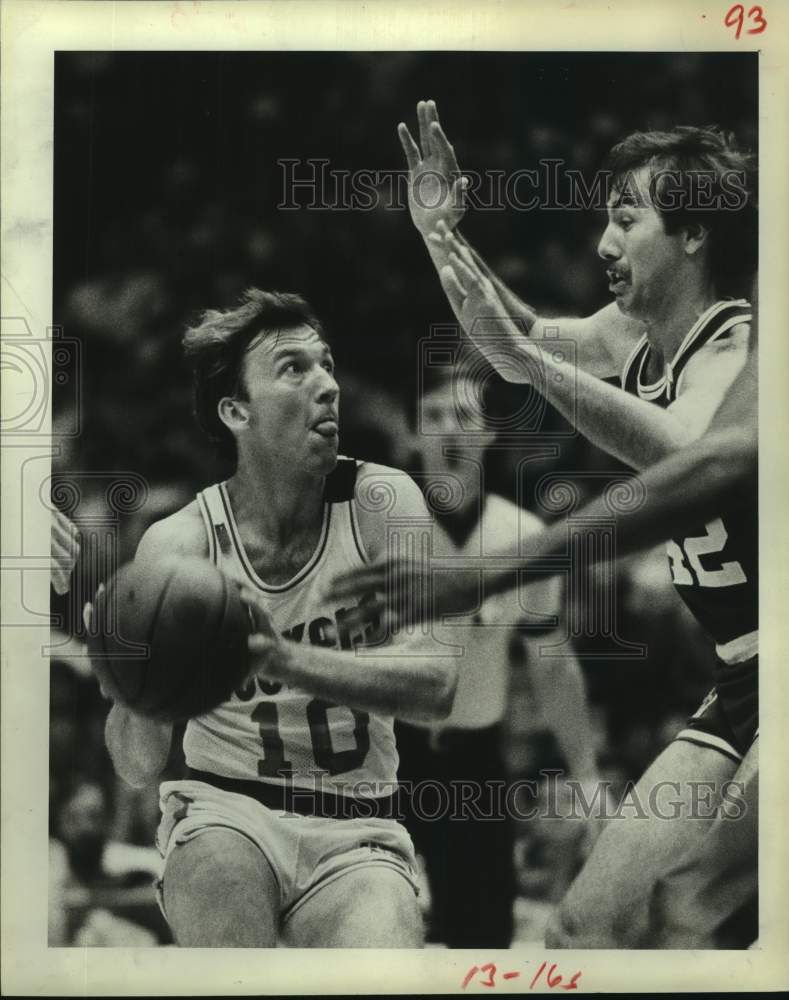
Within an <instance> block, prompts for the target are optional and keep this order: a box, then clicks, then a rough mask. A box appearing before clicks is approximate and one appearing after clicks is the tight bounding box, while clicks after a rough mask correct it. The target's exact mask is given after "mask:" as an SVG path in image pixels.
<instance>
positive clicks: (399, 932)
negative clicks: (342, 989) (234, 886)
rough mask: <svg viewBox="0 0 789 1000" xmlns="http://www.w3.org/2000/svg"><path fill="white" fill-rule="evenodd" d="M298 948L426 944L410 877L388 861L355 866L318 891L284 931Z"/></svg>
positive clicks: (306, 901)
mask: <svg viewBox="0 0 789 1000" xmlns="http://www.w3.org/2000/svg"><path fill="white" fill-rule="evenodd" d="M282 936H283V940H284V941H285V942H286V943H287V944H289V945H290V946H291V947H293V948H421V947H422V944H423V927H422V914H421V912H420V910H419V906H418V904H417V899H416V893H415V892H414V888H413V886H412V885H411V884H410V882H409V881H408V880H407V879H406V878H405V877H404V876H403V875H401V874H400V873H399V872H398V871H396V869H394V868H391V867H389V866H386V865H367V866H364V867H360V868H352V869H350V870H349V871H347V872H345V873H344V874H343V875H340V876H339V877H337V878H334V879H332V881H331V882H328V883H327V884H326V885H324V886H322V887H321V888H319V889H318V890H317V891H316V892H314V893H313V894H312V895H311V896H310V898H309V899H307V900H305V901H304V902H303V903H302V904H301V905H300V906H299V907H298V909H296V910H295V911H294V913H293V914H292V916H291V917H290V919H289V920H288V921H287V923H286V924H285V926H284V928H283V932H282Z"/></svg>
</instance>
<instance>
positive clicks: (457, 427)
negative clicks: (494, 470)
mask: <svg viewBox="0 0 789 1000" xmlns="http://www.w3.org/2000/svg"><path fill="white" fill-rule="evenodd" d="M494 436H495V435H493V434H492V433H491V432H489V431H486V430H485V428H484V424H483V413H482V409H481V404H480V397H479V387H478V386H477V385H476V384H475V383H474V382H473V380H471V379H465V378H464V379H457V380H455V381H454V382H453V383H452V384H449V383H448V384H444V385H441V386H437V387H436V388H435V389H431V390H430V391H429V392H426V393H425V394H424V395H423V396H422V398H421V400H420V426H419V428H418V429H417V433H416V436H415V442H416V449H417V451H418V452H419V454H420V456H421V458H422V466H423V471H424V473H425V475H426V476H427V477H428V480H433V481H434V482H435V485H436V486H437V487H439V488H441V484H442V483H443V484H445V486H444V487H443V488H445V489H446V490H447V491H448V494H450V495H451V496H452V497H453V498H454V497H456V496H457V499H458V500H459V502H460V506H461V507H463V506H465V505H466V504H467V503H470V502H472V501H474V500H476V498H477V497H478V496H479V493H480V489H481V487H482V457H483V454H484V451H485V448H486V447H487V446H488V445H489V444H491V442H492V441H493V438H494Z"/></svg>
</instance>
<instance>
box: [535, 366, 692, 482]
mask: <svg viewBox="0 0 789 1000" xmlns="http://www.w3.org/2000/svg"><path fill="white" fill-rule="evenodd" d="M540 353H541V358H540V361H541V364H542V365H543V366H544V367H543V384H542V386H541V387H540V388H542V389H543V391H544V393H545V397H546V399H548V401H549V402H550V403H551V404H552V405H553V406H555V407H556V409H557V410H558V411H559V412H560V413H561V414H562V416H563V417H565V418H566V419H567V420H568V421H569V422H570V423H571V424H573V425H574V426H575V427H576V428H577V430H578V431H579V433H581V434H583V435H584V437H586V438H588V439H589V440H590V441H591V442H592V444H594V445H596V446H597V447H598V448H601V449H602V450H603V451H606V452H608V454H609V455H613V457H614V458H617V459H619V460H620V461H621V462H624V463H625V464H626V465H629V466H631V468H634V469H646V468H648V467H649V466H650V465H654V464H655V463H656V462H659V461H661V459H664V458H665V457H666V456H667V455H670V454H672V453H673V452H675V451H677V450H678V449H679V448H682V447H684V446H685V445H688V444H690V442H691V441H692V437H691V435H690V434H689V432H688V431H687V429H686V428H685V426H684V425H683V424H682V423H681V422H680V421H679V420H678V419H677V418H676V417H675V416H674V415H673V414H671V413H669V412H667V411H666V410H662V409H660V408H659V407H657V406H655V405H654V404H652V403H647V402H646V401H644V400H642V399H637V398H636V397H635V396H631V395H630V394H629V393H626V392H623V391H622V390H621V389H619V388H617V387H616V386H613V385H610V384H609V383H608V382H604V381H603V380H602V379H599V378H597V377H595V376H594V375H590V374H589V373H588V372H585V371H582V370H581V369H580V368H573V369H570V368H569V367H568V365H567V364H565V363H563V362H561V361H557V360H556V359H555V357H554V355H553V354H552V353H551V352H550V351H548V350H543V351H541V352H540ZM532 370H533V368H532Z"/></svg>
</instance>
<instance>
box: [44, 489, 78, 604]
mask: <svg viewBox="0 0 789 1000" xmlns="http://www.w3.org/2000/svg"><path fill="white" fill-rule="evenodd" d="M50 551H51V580H52V586H53V587H54V589H55V592H56V593H58V594H65V593H67V592H68V589H69V586H70V583H71V572H72V570H73V569H74V564H75V563H76V561H77V558H78V557H79V531H78V529H77V527H76V526H75V525H74V524H72V522H71V521H70V520H69V519H68V518H67V517H66V515H65V514H62V513H61V512H60V511H59V510H57V509H55V510H53V511H52V530H51V538H50Z"/></svg>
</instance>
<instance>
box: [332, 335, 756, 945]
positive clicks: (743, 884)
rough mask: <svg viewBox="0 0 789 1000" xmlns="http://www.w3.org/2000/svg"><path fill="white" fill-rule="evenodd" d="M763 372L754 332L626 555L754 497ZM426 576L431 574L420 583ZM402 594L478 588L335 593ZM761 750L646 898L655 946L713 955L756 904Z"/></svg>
mask: <svg viewBox="0 0 789 1000" xmlns="http://www.w3.org/2000/svg"><path fill="white" fill-rule="evenodd" d="M757 369H758V356H757V351H756V328H755V327H754V330H753V332H752V336H751V344H750V351H749V354H748V358H747V360H746V363H745V366H744V367H743V369H742V371H741V372H740V373H739V375H738V376H737V378H736V379H735V380H734V382H733V383H732V386H731V388H730V389H729V391H728V393H727V394H726V397H725V399H724V400H723V402H722V403H721V406H720V407H719V409H718V410H717V411H716V413H715V417H714V420H713V422H712V424H711V427H710V430H708V431H707V432H706V433H705V434H704V435H703V436H702V437H701V438H699V440H698V441H695V442H694V443H693V444H691V445H688V446H687V447H685V448H682V449H680V450H679V451H677V452H674V453H673V454H672V455H670V456H669V457H668V458H665V459H663V461H661V462H659V463H658V464H657V465H654V466H652V467H651V468H650V469H647V470H646V471H645V472H644V473H643V474H642V475H641V476H640V482H641V486H642V489H643V494H644V497H645V499H644V503H643V504H642V505H641V506H640V507H639V508H637V509H636V510H634V511H632V512H631V513H629V514H628V515H627V516H626V517H624V518H622V519H620V521H619V524H618V526H617V538H616V543H617V553H618V554H619V555H620V556H622V555H628V554H630V553H633V552H639V551H642V550H644V549H647V548H650V547H652V546H653V545H655V544H657V543H658V542H661V541H663V540H664V539H666V538H669V537H671V536H672V535H677V534H680V535H681V536H682V537H684V536H685V534H686V533H687V532H688V531H689V530H692V528H693V525H694V523H697V522H701V523H706V522H707V521H708V520H709V519H710V518H713V517H715V516H717V513H718V512H719V510H720V509H721V499H722V498H726V497H730V496H732V495H735V494H744V495H749V494H753V491H754V482H755V479H756V477H757V474H758V461H757V457H758V427H757V410H758V401H757ZM608 513H609V510H608V507H607V506H606V503H605V501H604V500H603V499H602V498H598V499H595V500H592V501H590V502H589V503H588V504H587V505H586V506H585V507H583V508H582V509H580V510H579V511H578V512H577V517H578V518H579V520H581V519H590V520H599V519H600V518H601V517H605V516H607V515H608ZM566 547H567V529H566V526H565V523H564V522H563V521H557V522H555V523H554V524H553V525H551V526H550V527H548V528H546V529H545V530H544V531H542V532H540V533H539V534H538V535H536V536H533V537H532V538H530V539H529V546H528V553H529V554H528V555H526V556H525V558H524V557H523V556H522V557H520V558H519V559H518V560H517V561H513V563H512V567H511V568H509V569H506V570H505V569H502V570H499V571H493V570H491V571H489V572H487V573H486V577H485V592H486V595H488V596H490V595H491V594H494V593H497V592H499V591H500V590H505V589H507V588H509V587H510V586H511V585H512V584H511V581H512V569H513V568H515V566H521V567H522V568H524V569H526V568H528V569H529V572H530V574H531V575H532V577H533V578H539V576H540V574H541V573H542V572H544V573H545V574H546V575H550V574H551V573H553V572H555V568H553V569H549V568H548V567H547V566H546V567H545V568H544V570H543V569H538V568H537V567H538V562H537V560H543V559H546V558H549V557H556V556H559V557H561V556H563V555H564V554H565V552H566ZM491 555H493V556H495V557H496V558H497V559H498V558H501V557H506V556H507V552H506V551H505V550H503V549H502V550H499V551H496V552H494V553H491ZM422 573H424V574H426V576H425V578H424V579H423V580H422V582H421V583H417V579H418V575H419V574H422ZM406 586H410V587H412V588H413V587H415V586H416V587H419V588H421V592H427V588H428V587H429V588H430V591H432V594H433V608H435V609H438V610H440V612H441V613H449V614H451V613H454V612H457V611H460V610H461V609H462V608H464V607H467V606H468V604H469V602H470V601H471V600H473V599H475V596H476V583H475V584H474V587H473V588H472V587H471V586H469V585H468V584H467V583H465V582H464V581H463V579H462V574H457V573H455V574H451V575H450V574H448V573H439V574H437V575H436V576H431V575H430V569H429V567H425V566H417V565H416V564H414V563H413V562H412V561H409V560H407V559H401V560H399V561H394V560H391V561H388V562H384V563H379V564H378V565H372V566H367V567H366V568H365V569H364V570H363V571H361V572H358V571H354V572H352V573H349V574H347V575H345V576H344V577H343V578H338V579H337V580H336V581H335V584H334V587H333V595H334V596H335V597H336V598H337V599H344V600H347V599H348V598H349V597H351V596H353V595H354V594H357V593H359V592H360V590H361V591H367V590H375V591H378V592H381V593H386V594H387V595H388V596H389V597H390V598H391V599H393V601H394V602H396V603H394V605H393V606H392V607H391V609H389V610H390V613H392V614H394V613H396V611H397V610H400V609H401V608H402V607H403V605H402V602H400V601H399V599H398V598H397V594H398V593H399V591H400V590H401V589H402V588H404V587H406ZM409 610H410V611H411V613H412V614H413V615H414V616H415V617H416V616H418V615H421V614H424V613H425V611H426V608H425V607H424V606H422V605H420V604H418V603H415V602H412V603H411V605H410V607H409ZM757 751H758V738H757V739H755V740H754V741H753V743H752V744H751V747H750V749H749V750H748V752H747V753H746V755H745V757H744V759H743V761H742V763H741V764H740V766H739V767H738V768H737V771H736V773H735V775H734V783H735V784H736V786H737V787H738V788H739V789H741V798H742V801H741V804H740V805H738V807H737V815H736V817H734V818H733V817H732V816H731V815H729V814H726V813H721V814H720V815H718V816H717V817H716V818H715V820H714V822H713V824H712V827H711V828H710V829H709V830H708V831H707V833H706V835H705V836H704V837H703V838H698V839H697V842H695V843H694V844H691V845H690V847H689V848H688V849H687V850H686V851H685V852H684V853H680V854H679V856H678V857H677V858H676V860H675V861H673V862H672V863H671V864H670V865H669V866H668V868H667V869H666V870H665V871H664V872H663V873H662V874H661V875H660V876H659V878H658V880H657V881H656V883H655V884H654V886H653V887H652V889H651V890H650V894H649V903H648V906H647V911H648V914H649V918H648V919H649V926H648V929H647V931H646V932H645V935H644V938H643V940H644V942H645V943H646V944H647V945H648V946H649V947H653V948H654V947H661V948H705V947H711V946H712V944H713V942H715V941H716V936H717V934H718V931H719V929H720V928H721V927H722V925H723V924H724V923H725V922H726V921H727V920H728V919H729V918H730V917H731V916H732V915H733V914H734V913H736V912H737V910H738V909H740V907H742V906H743V905H746V904H748V903H749V901H751V900H752V899H753V898H754V896H755V894H756V891H757V886H758V869H757V849H758V836H757V835H758V830H757V819H758V807H759V802H758V788H759V781H758V752H757ZM735 819H736V821H735Z"/></svg>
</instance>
